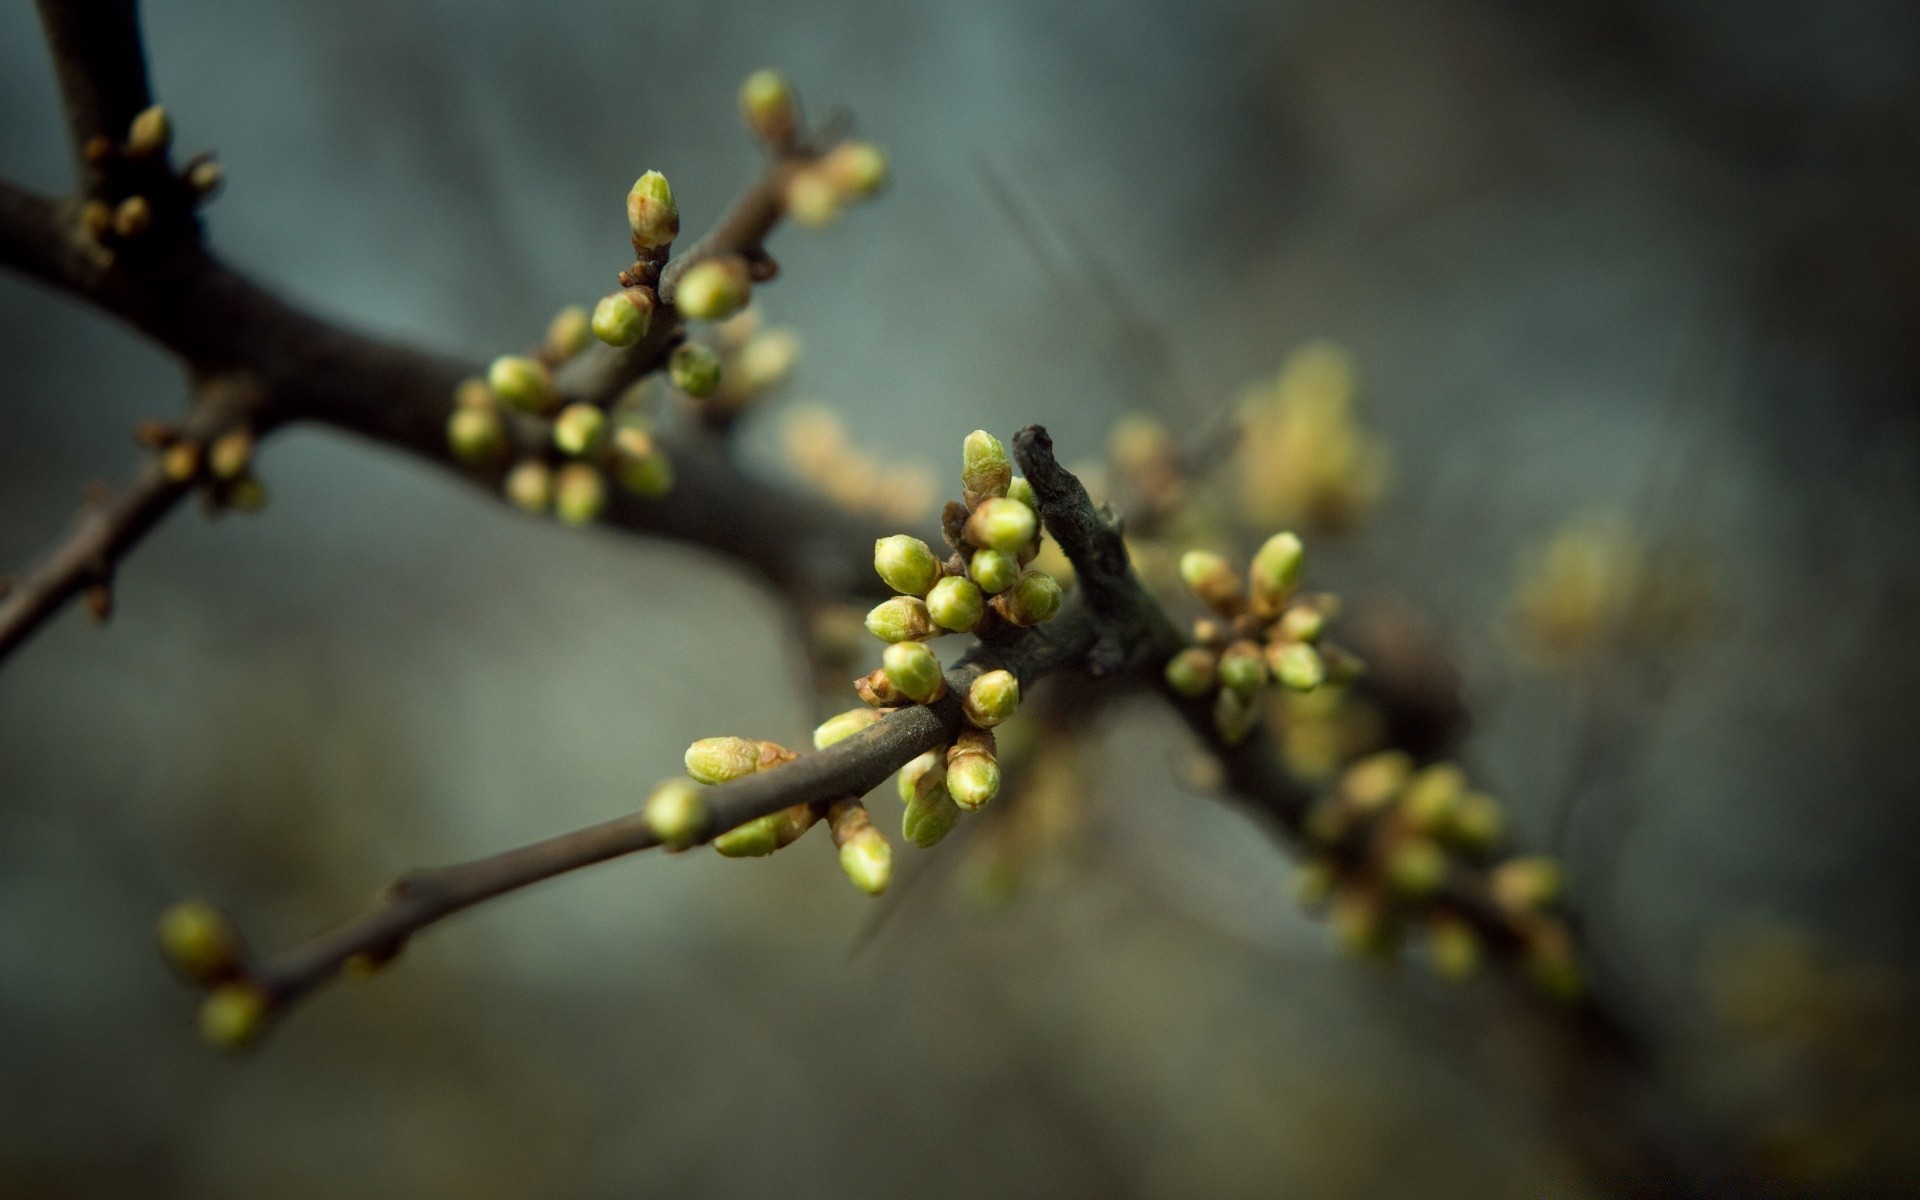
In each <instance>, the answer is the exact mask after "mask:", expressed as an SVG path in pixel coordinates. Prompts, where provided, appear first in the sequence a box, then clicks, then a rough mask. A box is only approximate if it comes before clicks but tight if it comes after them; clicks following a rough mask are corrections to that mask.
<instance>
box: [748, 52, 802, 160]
mask: <svg viewBox="0 0 1920 1200" xmlns="http://www.w3.org/2000/svg"><path fill="white" fill-rule="evenodd" d="M740 115H741V116H742V117H743V118H745V120H746V122H747V128H748V129H751V130H752V131H753V134H754V136H755V137H757V138H759V139H760V140H761V141H763V142H765V143H767V145H769V146H772V147H774V148H775V149H782V148H784V147H786V146H789V145H791V144H792V143H793V139H794V135H795V133H797V132H798V130H799V128H800V105H799V103H798V101H796V100H795V99H794V96H793V87H792V85H790V84H789V83H788V82H787V77H786V76H785V75H782V74H781V73H780V72H778V71H755V72H754V73H753V74H751V75H749V76H747V81H746V82H745V83H743V84H741V85H740Z"/></svg>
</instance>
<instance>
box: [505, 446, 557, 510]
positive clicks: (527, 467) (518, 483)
mask: <svg viewBox="0 0 1920 1200" xmlns="http://www.w3.org/2000/svg"><path fill="white" fill-rule="evenodd" d="M504 486H505V489H506V493H507V499H509V500H511V501H513V503H514V504H515V505H516V506H518V507H520V508H522V509H525V510H526V511H527V512H530V513H543V512H546V511H547V510H548V509H549V508H551V507H553V469H552V468H550V467H548V466H547V464H545V463H543V462H541V461H539V460H538V459H532V458H529V459H527V460H526V461H525V462H521V463H517V464H515V466H514V468H513V470H511V471H508V472H507V478H506V483H505V485H504Z"/></svg>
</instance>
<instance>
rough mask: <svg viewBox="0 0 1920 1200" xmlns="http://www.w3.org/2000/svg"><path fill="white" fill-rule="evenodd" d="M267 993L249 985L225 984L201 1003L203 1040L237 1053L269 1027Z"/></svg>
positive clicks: (201, 1033)
mask: <svg viewBox="0 0 1920 1200" xmlns="http://www.w3.org/2000/svg"><path fill="white" fill-rule="evenodd" d="M270 1007H271V1006H270V1005H269V1004H268V1002H267V996H266V993H265V992H262V991H261V990H260V989H259V988H257V987H255V986H253V985H252V984H250V983H239V982H235V983H223V984H221V985H220V986H219V987H216V988H214V989H213V990H212V991H210V992H208V993H207V996H206V999H204V1000H202V1001H201V1002H200V1038H201V1040H202V1041H204V1042H206V1043H207V1044H208V1045H210V1046H218V1047H219V1048H221V1049H223V1050H238V1049H240V1048H242V1047H244V1046H246V1045H248V1044H249V1043H251V1042H252V1041H253V1040H254V1039H255V1038H257V1037H259V1036H260V1034H261V1033H262V1032H264V1031H265V1030H266V1027H267V1016H268V1011H269V1009H270Z"/></svg>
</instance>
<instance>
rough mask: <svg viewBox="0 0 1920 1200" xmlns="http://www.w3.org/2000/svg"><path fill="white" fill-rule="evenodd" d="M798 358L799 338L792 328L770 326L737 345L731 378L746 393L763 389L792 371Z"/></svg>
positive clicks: (778, 381)
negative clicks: (737, 353) (744, 343)
mask: <svg viewBox="0 0 1920 1200" xmlns="http://www.w3.org/2000/svg"><path fill="white" fill-rule="evenodd" d="M799 358H800V338H799V337H798V336H797V335H796V334H795V333H794V332H793V331H792V330H791V329H769V330H767V331H766V332H765V333H761V334H757V335H755V336H754V337H753V338H751V339H750V340H749V341H748V342H747V344H746V345H745V346H742V347H741V348H740V353H739V355H738V356H736V357H735V359H734V364H733V376H734V380H735V382H737V383H738V384H739V386H740V387H741V388H743V389H745V390H746V391H747V392H748V393H749V394H754V393H759V392H763V391H765V390H766V389H768V388H770V387H773V386H774V385H775V384H778V383H780V382H781V381H782V380H784V379H786V377H787V376H788V375H790V374H792V373H793V364H794V363H795V362H797V361H799Z"/></svg>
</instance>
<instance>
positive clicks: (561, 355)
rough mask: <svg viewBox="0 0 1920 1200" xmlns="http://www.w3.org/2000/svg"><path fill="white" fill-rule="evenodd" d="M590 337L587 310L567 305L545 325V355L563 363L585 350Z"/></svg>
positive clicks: (576, 305) (574, 305)
mask: <svg viewBox="0 0 1920 1200" xmlns="http://www.w3.org/2000/svg"><path fill="white" fill-rule="evenodd" d="M592 336H593V330H592V328H591V322H590V321H589V320H588V318H587V310H586V309H584V308H581V307H580V306H579V305H578V304H569V305H567V306H566V307H565V308H563V309H561V310H560V311H559V312H557V313H555V314H554V315H553V320H552V321H551V322H550V323H549V324H548V325H547V353H548V354H549V355H550V356H552V357H553V358H554V359H555V360H558V361H565V360H566V359H569V358H572V357H573V356H574V355H576V354H578V353H580V352H581V351H582V350H585V349H586V348H587V342H588V341H589V340H590V339H591V338H592Z"/></svg>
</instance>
